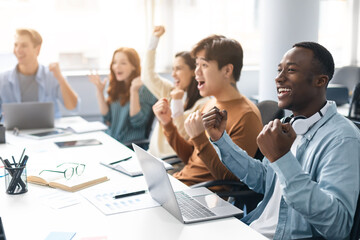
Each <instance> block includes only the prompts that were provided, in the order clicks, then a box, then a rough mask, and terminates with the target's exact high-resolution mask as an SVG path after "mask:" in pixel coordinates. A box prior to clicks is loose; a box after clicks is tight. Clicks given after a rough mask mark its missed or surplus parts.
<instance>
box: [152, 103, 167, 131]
mask: <svg viewBox="0 0 360 240" xmlns="http://www.w3.org/2000/svg"><path fill="white" fill-rule="evenodd" d="M152 109H153V111H154V114H155V116H156V118H157V119H158V120H159V122H160V123H161V124H162V125H166V124H168V123H169V122H171V109H170V104H169V102H168V100H167V99H166V98H161V99H159V100H158V101H157V102H156V103H155V104H154V105H153V107H152Z"/></svg>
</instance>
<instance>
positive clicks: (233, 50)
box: [191, 35, 244, 81]
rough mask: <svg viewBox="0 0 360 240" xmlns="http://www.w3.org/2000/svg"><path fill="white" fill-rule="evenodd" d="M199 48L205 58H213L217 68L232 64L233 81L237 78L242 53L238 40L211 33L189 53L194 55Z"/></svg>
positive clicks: (238, 76)
mask: <svg viewBox="0 0 360 240" xmlns="http://www.w3.org/2000/svg"><path fill="white" fill-rule="evenodd" d="M201 50H205V57H206V59H208V60H214V61H216V62H217V63H218V67H219V69H221V68H222V67H223V66H225V65H226V64H232V65H233V67H234V70H233V77H234V79H235V81H238V80H239V78H240V73H241V69H242V67H243V55H244V54H243V49H242V47H241V45H240V43H239V42H238V41H236V40H234V39H229V38H226V37H224V36H222V35H211V36H209V37H207V38H204V39H203V40H201V41H200V42H198V43H197V44H196V45H195V46H194V48H193V50H192V51H191V54H192V55H193V57H196V54H197V53H199V52H200V51H201Z"/></svg>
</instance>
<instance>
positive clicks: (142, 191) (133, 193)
mask: <svg viewBox="0 0 360 240" xmlns="http://www.w3.org/2000/svg"><path fill="white" fill-rule="evenodd" d="M145 192H146V191H145V190H141V191H137V192H130V193H124V194H119V195H115V196H114V198H115V199H118V198H124V197H130V196H135V195H139V194H143V193H145Z"/></svg>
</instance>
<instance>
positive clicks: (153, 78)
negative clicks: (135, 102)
mask: <svg viewBox="0 0 360 240" xmlns="http://www.w3.org/2000/svg"><path fill="white" fill-rule="evenodd" d="M164 33H165V28H164V27H163V26H156V27H155V28H154V31H153V34H152V36H151V40H150V42H151V43H150V47H149V49H148V51H147V53H146V56H145V59H144V64H143V67H142V73H141V76H142V81H143V84H144V85H145V86H146V87H147V88H148V89H149V90H150V92H151V93H152V94H153V95H154V96H155V97H156V98H158V99H160V98H162V97H169V96H170V91H171V89H172V88H173V87H174V86H173V84H172V83H171V82H170V81H169V80H167V79H166V78H162V77H160V75H159V74H157V73H156V72H155V56H156V47H157V44H158V41H159V38H160V37H161V36H162V35H163V34H164Z"/></svg>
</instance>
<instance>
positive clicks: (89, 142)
mask: <svg viewBox="0 0 360 240" xmlns="http://www.w3.org/2000/svg"><path fill="white" fill-rule="evenodd" d="M55 144H56V145H57V146H58V147H59V148H69V147H84V146H95V145H101V144H102V143H101V142H100V141H99V140H97V139H81V140H73V141H64V142H55Z"/></svg>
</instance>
